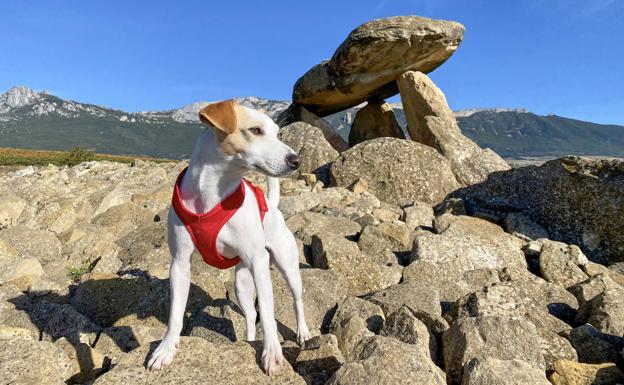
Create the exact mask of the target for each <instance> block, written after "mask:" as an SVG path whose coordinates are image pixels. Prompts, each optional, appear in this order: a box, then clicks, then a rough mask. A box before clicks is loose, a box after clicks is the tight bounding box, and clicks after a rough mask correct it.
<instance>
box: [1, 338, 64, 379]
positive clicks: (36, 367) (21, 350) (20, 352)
mask: <svg viewBox="0 0 624 385" xmlns="http://www.w3.org/2000/svg"><path fill="white" fill-rule="evenodd" d="M72 374H73V368H72V363H71V361H70V359H69V358H68V357H67V354H65V352H64V351H63V349H61V348H60V347H58V346H56V345H55V344H53V343H51V342H48V341H35V340H32V339H29V338H19V337H14V338H9V339H4V338H3V339H0V383H2V384H20V385H38V384H42V383H46V384H50V385H61V384H65V383H66V381H67V380H68V379H69V377H70V376H71V375H72Z"/></svg>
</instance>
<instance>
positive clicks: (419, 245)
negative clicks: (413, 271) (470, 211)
mask: <svg viewBox="0 0 624 385" xmlns="http://www.w3.org/2000/svg"><path fill="white" fill-rule="evenodd" d="M443 219H448V224H447V225H445V226H443V227H444V228H441V227H440V224H441V222H442V220H443ZM434 226H435V227H436V231H437V232H438V233H439V234H427V235H423V236H420V237H418V238H416V240H415V241H414V247H413V249H412V257H413V259H415V260H419V261H426V262H431V263H435V264H439V265H440V266H441V267H442V266H446V265H449V268H450V266H451V265H454V267H455V269H456V270H457V268H459V269H460V270H464V271H465V270H475V269H503V268H505V267H507V268H512V269H517V270H526V261H525V259H524V254H523V252H522V250H521V246H522V244H521V243H520V242H518V240H517V238H515V237H513V236H511V235H509V234H506V233H505V232H504V231H503V230H502V229H501V228H500V227H498V226H496V225H494V224H491V223H489V222H487V221H484V220H482V219H478V218H471V217H466V216H457V217H456V216H453V215H449V214H446V215H444V216H441V217H438V218H436V222H435V223H434ZM457 261H461V266H457V263H456V262H457Z"/></svg>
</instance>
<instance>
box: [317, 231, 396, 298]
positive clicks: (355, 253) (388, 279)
mask: <svg viewBox="0 0 624 385" xmlns="http://www.w3.org/2000/svg"><path fill="white" fill-rule="evenodd" d="M312 266H314V267H318V268H322V269H330V270H334V271H338V272H340V273H342V274H343V275H344V276H345V278H346V279H347V281H348V282H349V294H350V295H363V294H366V293H369V292H371V291H376V290H381V289H384V288H386V287H388V286H390V285H393V284H395V283H398V282H399V281H400V280H401V276H402V271H403V268H402V267H401V266H399V265H398V264H394V265H392V266H387V265H382V264H381V263H378V262H377V261H375V260H374V259H373V258H371V257H369V256H368V255H366V254H364V253H362V252H361V251H360V249H359V248H358V244H357V243H355V242H352V241H349V240H347V239H346V238H344V237H341V236H337V235H334V234H332V233H325V234H316V235H313V236H312Z"/></svg>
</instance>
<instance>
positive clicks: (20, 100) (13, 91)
mask: <svg viewBox="0 0 624 385" xmlns="http://www.w3.org/2000/svg"><path fill="white" fill-rule="evenodd" d="M46 94H47V92H45V91H41V92H38V91H35V90H33V89H31V88H28V87H26V86H17V87H11V88H10V89H9V90H8V91H7V92H5V93H4V94H2V95H0V108H2V107H5V109H9V108H19V107H23V106H26V105H29V104H32V103H33V102H35V101H36V100H38V99H39V98H40V97H41V96H43V95H46Z"/></svg>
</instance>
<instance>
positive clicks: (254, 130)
mask: <svg viewBox="0 0 624 385" xmlns="http://www.w3.org/2000/svg"><path fill="white" fill-rule="evenodd" d="M249 132H251V133H252V134H254V135H262V128H260V127H251V128H250V129H249Z"/></svg>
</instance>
